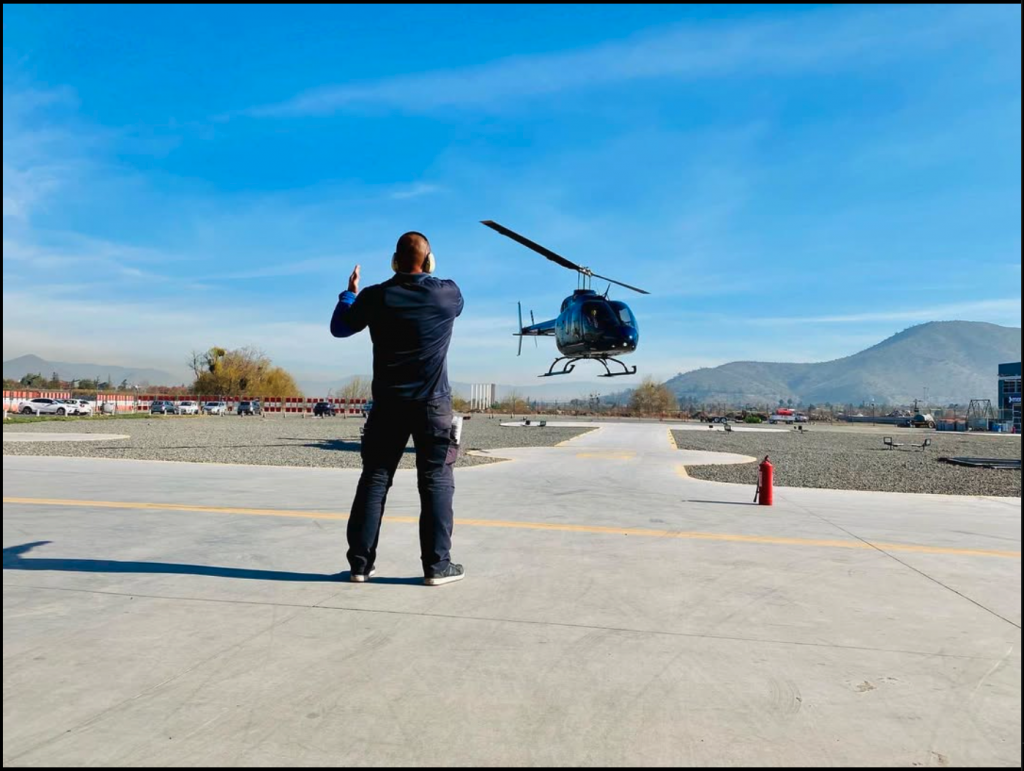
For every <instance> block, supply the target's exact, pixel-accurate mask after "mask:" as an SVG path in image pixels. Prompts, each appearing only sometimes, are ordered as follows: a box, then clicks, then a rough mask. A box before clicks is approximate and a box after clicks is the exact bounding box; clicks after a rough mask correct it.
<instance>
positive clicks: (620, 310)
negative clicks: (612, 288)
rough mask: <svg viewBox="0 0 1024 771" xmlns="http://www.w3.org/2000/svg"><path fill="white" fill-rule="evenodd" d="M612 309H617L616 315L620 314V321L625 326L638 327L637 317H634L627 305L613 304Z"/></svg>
mask: <svg viewBox="0 0 1024 771" xmlns="http://www.w3.org/2000/svg"><path fill="white" fill-rule="evenodd" d="M612 307H613V308H614V309H615V313H616V314H618V316H619V321H620V322H621V323H622V325H623V326H626V327H635V326H636V317H635V316H633V312H632V311H631V310H630V309H629V306H628V305H626V304H625V303H612Z"/></svg>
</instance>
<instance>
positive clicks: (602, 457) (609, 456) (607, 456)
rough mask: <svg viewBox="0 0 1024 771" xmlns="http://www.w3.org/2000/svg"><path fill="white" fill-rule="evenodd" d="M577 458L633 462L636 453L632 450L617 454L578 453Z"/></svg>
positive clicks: (598, 452) (608, 452) (606, 452)
mask: <svg viewBox="0 0 1024 771" xmlns="http://www.w3.org/2000/svg"><path fill="white" fill-rule="evenodd" d="M576 457H577V458H597V459H599V460H633V459H634V458H635V457H636V453H635V452H632V451H631V450H625V451H622V452H615V451H614V450H608V451H605V452H601V451H595V452H578V453H576Z"/></svg>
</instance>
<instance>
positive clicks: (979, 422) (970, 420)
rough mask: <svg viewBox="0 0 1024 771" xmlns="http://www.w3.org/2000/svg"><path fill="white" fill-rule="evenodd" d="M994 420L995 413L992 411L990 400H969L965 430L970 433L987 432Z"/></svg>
mask: <svg viewBox="0 0 1024 771" xmlns="http://www.w3.org/2000/svg"><path fill="white" fill-rule="evenodd" d="M995 419H996V411H995V410H994V409H992V400H991V399H971V404H970V406H968V408H967V428H968V429H969V430H972V431H988V429H989V426H990V425H991V422H992V421H994V420H995Z"/></svg>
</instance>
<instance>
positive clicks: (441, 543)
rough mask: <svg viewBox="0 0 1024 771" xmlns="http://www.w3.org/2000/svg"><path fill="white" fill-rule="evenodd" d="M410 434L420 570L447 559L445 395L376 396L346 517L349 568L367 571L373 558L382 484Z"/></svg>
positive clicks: (449, 450)
mask: <svg viewBox="0 0 1024 771" xmlns="http://www.w3.org/2000/svg"><path fill="white" fill-rule="evenodd" d="M410 436H412V439H413V442H414V443H415V445H416V470H417V473H418V477H419V489H420V507H421V508H420V556H421V559H422V561H423V571H424V575H429V574H430V573H432V572H434V571H443V570H444V569H445V568H447V567H448V565H449V563H450V562H451V546H452V527H453V520H454V514H453V512H452V498H453V497H454V495H455V474H454V466H455V461H456V460H457V458H458V447H457V446H456V445H455V443H454V440H453V438H452V402H451V399H450V398H447V397H446V398H442V399H435V400H433V401H429V402H401V401H395V402H383V401H379V400H376V401H374V404H373V409H372V410H371V411H370V415H369V417H368V418H367V421H366V430H365V432H364V434H363V448H362V456H363V475H362V476H361V477H360V479H359V487H358V488H357V490H356V499H355V502H354V503H353V504H352V513H351V517H350V518H349V522H348V545H349V551H348V562H349V566H350V567H351V568H352V572H353V573H355V574H358V575H365V574H367V573H369V571H370V569H371V568H373V567H374V564H375V562H376V560H377V542H378V540H379V539H380V527H381V523H382V521H383V518H384V506H385V504H386V503H387V497H388V490H390V489H391V485H392V483H393V482H394V480H395V471H396V470H397V469H398V464H399V463H400V462H401V460H402V455H403V454H404V453H405V447H406V444H407V443H408V441H409V437H410Z"/></svg>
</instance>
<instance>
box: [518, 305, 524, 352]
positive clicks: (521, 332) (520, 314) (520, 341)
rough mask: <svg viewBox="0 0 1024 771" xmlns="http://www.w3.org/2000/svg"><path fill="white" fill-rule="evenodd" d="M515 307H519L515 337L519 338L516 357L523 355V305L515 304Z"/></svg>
mask: <svg viewBox="0 0 1024 771" xmlns="http://www.w3.org/2000/svg"><path fill="white" fill-rule="evenodd" d="M517 305H518V306H519V334H518V335H517V337H518V338H519V353H518V354H517V355H518V356H522V355H523V304H522V303H517Z"/></svg>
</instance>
